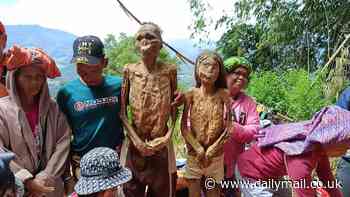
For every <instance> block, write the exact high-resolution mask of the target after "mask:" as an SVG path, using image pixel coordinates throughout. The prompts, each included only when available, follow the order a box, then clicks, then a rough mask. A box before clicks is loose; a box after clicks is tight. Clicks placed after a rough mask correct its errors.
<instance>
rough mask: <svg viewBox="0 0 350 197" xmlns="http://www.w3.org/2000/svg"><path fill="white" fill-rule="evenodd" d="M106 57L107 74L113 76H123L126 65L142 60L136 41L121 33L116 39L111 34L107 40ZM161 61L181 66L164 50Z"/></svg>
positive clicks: (160, 56)
mask: <svg viewBox="0 0 350 197" xmlns="http://www.w3.org/2000/svg"><path fill="white" fill-rule="evenodd" d="M104 42H105V48H106V55H107V57H108V59H109V63H108V65H109V66H108V68H107V69H106V70H105V72H106V73H109V74H112V75H121V74H122V69H123V67H124V66H125V65H126V64H130V63H136V62H138V61H139V60H140V56H139V55H138V53H137V51H136V48H135V39H134V37H132V36H127V35H126V34H123V33H121V34H120V35H119V37H118V38H117V39H116V38H115V36H114V35H112V34H109V35H107V38H106V39H105V41H104ZM159 60H160V61H163V62H167V63H172V64H177V65H178V64H179V62H178V60H177V59H176V58H175V57H174V56H172V55H171V54H170V53H169V52H168V51H167V50H165V49H164V48H163V49H162V50H161V51H160V55H159Z"/></svg>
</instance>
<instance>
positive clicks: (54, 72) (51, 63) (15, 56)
mask: <svg viewBox="0 0 350 197" xmlns="http://www.w3.org/2000/svg"><path fill="white" fill-rule="evenodd" d="M4 64H5V65H6V67H7V69H8V70H15V69H18V68H20V67H23V66H28V65H32V64H34V65H37V66H40V67H41V68H42V69H43V70H44V71H45V74H46V76H47V77H48V78H51V79H53V78H55V77H59V76H61V73H60V70H59V69H58V67H57V66H56V63H55V60H53V59H52V58H51V57H50V56H49V55H47V54H46V53H45V52H44V51H43V50H42V49H39V48H34V49H28V48H22V47H19V46H16V45H14V46H13V47H12V48H10V49H9V50H8V53H7V56H6V58H5V63H4Z"/></svg>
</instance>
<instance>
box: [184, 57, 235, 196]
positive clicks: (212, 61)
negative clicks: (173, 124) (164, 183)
mask: <svg viewBox="0 0 350 197" xmlns="http://www.w3.org/2000/svg"><path fill="white" fill-rule="evenodd" d="M224 76H225V71H224V67H223V61H222V59H221V57H220V56H219V55H218V54H217V53H215V52H211V51H204V52H203V53H201V54H200V55H199V56H198V58H197V60H196V66H195V79H196V87H195V88H193V89H192V90H191V91H189V92H187V93H186V94H185V106H184V111H183V115H182V122H181V133H182V135H183V137H184V139H185V141H186V144H187V148H188V156H187V166H186V172H185V178H186V179H187V180H188V183H189V193H190V197H198V196H200V192H201V190H202V189H204V188H201V178H202V177H203V176H204V177H211V178H214V180H215V182H217V183H219V182H220V181H221V180H222V179H223V178H224V151H223V145H224V143H225V142H226V140H227V138H228V134H229V133H230V132H231V131H230V128H231V125H230V124H231V121H230V117H231V116H230V115H229V110H228V109H229V103H230V99H229V95H228V93H227V92H226V91H225V90H224V88H225V86H226V84H225V81H224V79H225V78H224ZM225 110H226V111H225ZM188 120H189V123H190V124H189V125H188ZM219 194H220V190H219V189H218V188H215V189H213V190H210V191H208V192H207V196H209V197H210V196H219Z"/></svg>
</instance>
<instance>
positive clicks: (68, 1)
mask: <svg viewBox="0 0 350 197" xmlns="http://www.w3.org/2000/svg"><path fill="white" fill-rule="evenodd" d="M122 1H123V2H124V4H125V5H126V6H127V7H128V8H129V9H130V10H131V11H132V12H134V14H135V15H137V16H138V17H139V18H140V19H141V20H143V21H152V22H155V23H157V24H158V25H159V26H160V27H161V28H162V29H163V36H164V38H165V39H187V38H189V37H190V34H191V30H189V28H188V26H189V25H190V24H191V22H192V20H193V18H192V14H191V12H190V8H189V3H188V0H122ZM208 1H209V2H210V3H211V5H212V6H213V9H212V10H211V11H210V12H208V15H210V16H214V18H215V16H221V15H222V14H223V10H225V9H227V8H228V7H232V5H233V0H208ZM0 13H1V15H0V20H1V21H2V22H3V23H4V24H5V25H15V24H38V25H41V26H44V27H49V28H54V29H60V30H63V31H67V32H70V33H73V34H75V35H78V36H80V35H87V34H94V35H97V36H100V37H105V36H106V35H107V34H109V33H112V34H119V33H121V32H125V33H127V34H134V33H135V32H136V30H137V28H138V27H139V26H138V24H136V22H134V21H133V20H131V19H130V18H128V17H127V16H126V15H125V13H124V12H123V11H122V10H121V9H120V8H119V6H118V4H117V1H116V0H101V1H96V0H0ZM221 33H222V32H220V31H213V33H212V35H211V38H212V39H213V40H215V39H217V38H219V37H220V35H221Z"/></svg>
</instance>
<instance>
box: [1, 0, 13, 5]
mask: <svg viewBox="0 0 350 197" xmlns="http://www.w3.org/2000/svg"><path fill="white" fill-rule="evenodd" d="M16 3H17V0H1V1H0V5H15V4H16Z"/></svg>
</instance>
